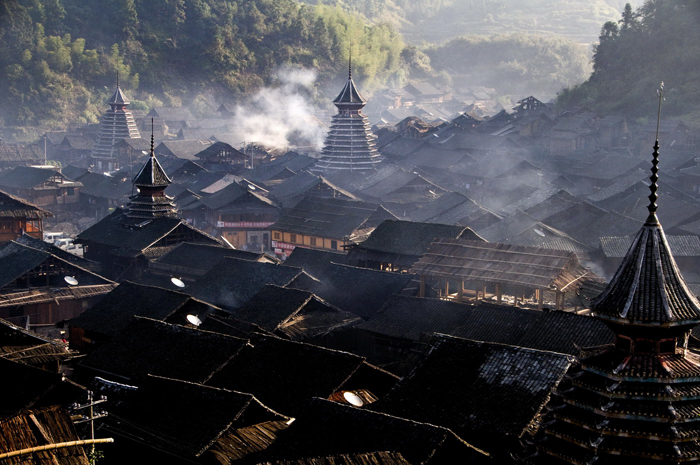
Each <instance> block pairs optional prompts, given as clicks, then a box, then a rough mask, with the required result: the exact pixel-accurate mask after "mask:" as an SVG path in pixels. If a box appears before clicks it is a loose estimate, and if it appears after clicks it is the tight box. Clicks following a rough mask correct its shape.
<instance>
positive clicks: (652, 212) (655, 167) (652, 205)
mask: <svg viewBox="0 0 700 465" xmlns="http://www.w3.org/2000/svg"><path fill="white" fill-rule="evenodd" d="M656 93H657V94H658V96H659V108H658V111H657V113H656V141H655V142H654V153H653V158H652V160H651V176H650V177H649V180H650V181H651V184H650V185H649V190H650V191H651V194H649V206H648V207H647V209H648V210H649V216H648V217H647V221H646V224H647V225H657V224H659V219H658V218H657V217H656V210H657V208H659V207H658V205H656V201H657V200H658V198H659V196H658V194H657V193H656V192H657V191H658V190H659V186H658V184H656V182H657V181H658V180H659V176H658V174H657V173H658V172H659V127H660V126H661V102H662V101H663V100H665V97H664V93H665V91H664V82H663V81H661V85H660V86H659V88H658V89H657V90H656Z"/></svg>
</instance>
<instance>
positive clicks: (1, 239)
mask: <svg viewBox="0 0 700 465" xmlns="http://www.w3.org/2000/svg"><path fill="white" fill-rule="evenodd" d="M51 216H53V214H52V213H51V212H49V211H47V210H44V209H43V208H39V207H37V206H35V205H32V204H31V203H29V202H27V201H25V200H23V199H21V198H19V197H15V196H13V195H10V194H8V193H6V192H2V191H0V244H2V243H5V242H8V241H12V240H15V239H17V238H18V237H20V236H22V235H23V234H28V235H30V236H32V237H34V238H36V239H39V240H43V239H44V218H49V217H51Z"/></svg>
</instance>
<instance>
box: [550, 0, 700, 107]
mask: <svg viewBox="0 0 700 465" xmlns="http://www.w3.org/2000/svg"><path fill="white" fill-rule="evenodd" d="M699 24H700V2H698V1H696V0H650V1H648V2H647V3H646V4H645V5H644V6H643V7H641V8H639V9H637V10H634V9H632V8H627V9H626V10H625V11H624V12H623V14H622V17H621V19H620V20H619V21H615V22H607V23H605V25H604V26H603V28H602V30H601V33H600V42H599V44H598V45H596V47H595V53H594V57H593V69H594V71H593V74H592V75H591V77H590V78H589V79H588V80H587V81H586V82H585V83H583V84H581V85H580V86H575V87H572V88H569V89H567V90H566V91H565V92H563V93H562V94H561V95H560V96H559V98H558V103H559V104H560V105H561V106H562V107H567V106H574V105H581V106H589V107H592V108H595V109H597V110H600V111H602V112H605V113H610V112H625V113H626V114H629V115H636V116H641V117H648V116H649V115H654V114H655V111H654V109H655V106H656V98H655V96H656V94H655V90H656V89H657V88H658V87H659V83H660V82H661V81H664V83H665V85H666V89H667V94H666V103H665V104H664V112H665V113H666V114H668V115H686V116H689V117H691V118H694V119H698V118H700V82H699V81H698V70H700V27H699V26H698V25H699Z"/></svg>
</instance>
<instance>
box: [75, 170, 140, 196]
mask: <svg viewBox="0 0 700 465" xmlns="http://www.w3.org/2000/svg"><path fill="white" fill-rule="evenodd" d="M80 182H81V183H82V184H83V187H82V189H80V194H82V195H90V196H92V197H101V198H104V199H111V200H118V199H124V200H126V199H127V198H128V196H129V194H131V192H132V190H133V189H134V188H133V185H132V184H131V183H130V182H128V181H121V180H119V179H117V178H114V177H111V176H105V175H104V174H99V173H86V174H84V175H83V176H82V177H81V178H80Z"/></svg>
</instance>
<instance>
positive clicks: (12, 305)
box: [0, 241, 116, 325]
mask: <svg viewBox="0 0 700 465" xmlns="http://www.w3.org/2000/svg"><path fill="white" fill-rule="evenodd" d="M66 253H67V252H66ZM0 257H1V258H2V263H3V266H2V272H0V318H4V319H6V320H10V321H13V322H14V323H15V324H28V322H29V323H30V324H34V325H37V324H54V323H57V322H59V321H62V320H64V319H68V318H73V317H75V316H77V315H79V314H80V313H82V312H83V311H85V309H87V308H88V307H89V306H90V305H92V304H94V303H95V302H96V301H98V300H99V299H100V298H101V297H102V296H103V295H104V294H106V293H108V292H110V291H111V290H112V289H113V288H114V287H115V286H116V284H115V283H113V282H112V281H110V280H108V279H106V278H103V277H102V276H100V275H97V274H95V273H93V272H91V271H89V270H87V269H86V268H83V267H81V266H80V265H79V264H77V263H74V262H70V261H67V260H65V259H63V258H61V257H59V256H58V255H54V254H52V253H50V252H47V251H45V250H41V249H38V248H33V247H31V246H28V245H23V244H20V243H19V242H15V241H11V242H8V243H7V244H5V245H3V246H2V247H1V248H0Z"/></svg>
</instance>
